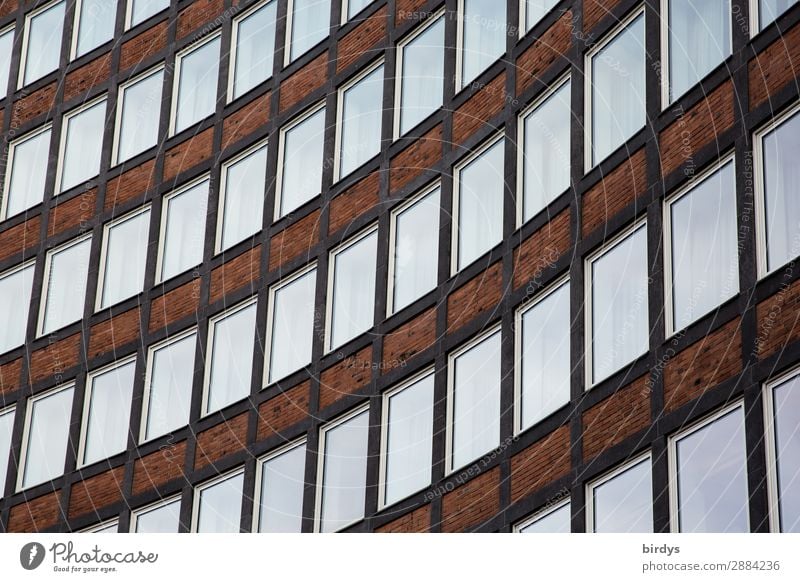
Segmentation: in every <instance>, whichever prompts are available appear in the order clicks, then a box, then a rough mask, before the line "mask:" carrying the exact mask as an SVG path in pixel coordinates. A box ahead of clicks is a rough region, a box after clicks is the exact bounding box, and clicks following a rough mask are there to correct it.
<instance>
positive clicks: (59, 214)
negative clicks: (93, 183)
mask: <svg viewBox="0 0 800 582" xmlns="http://www.w3.org/2000/svg"><path fill="white" fill-rule="evenodd" d="M96 198H97V188H92V189H91V190H88V191H86V192H81V193H80V194H78V195H77V196H75V197H73V198H70V199H69V200H67V201H66V202H62V203H61V204H59V205H58V206H55V207H53V208H52V209H51V210H50V216H49V217H48V221H47V236H55V235H57V234H59V233H62V232H64V231H65V230H68V229H70V228H74V227H77V226H80V225H81V224H82V223H83V224H84V225H88V223H89V221H90V220H91V219H92V218H93V217H94V215H95V210H94V209H95V199H96Z"/></svg>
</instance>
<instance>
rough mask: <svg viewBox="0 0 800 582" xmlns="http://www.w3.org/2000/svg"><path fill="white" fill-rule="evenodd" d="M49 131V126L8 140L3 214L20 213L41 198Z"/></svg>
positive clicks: (48, 145)
mask: <svg viewBox="0 0 800 582" xmlns="http://www.w3.org/2000/svg"><path fill="white" fill-rule="evenodd" d="M50 131H51V130H50V128H49V127H48V128H47V129H46V130H44V131H42V132H40V133H37V134H35V135H32V136H30V137H28V136H26V137H23V138H22V139H20V140H18V141H15V142H13V143H12V144H11V147H10V149H9V154H8V155H9V159H10V160H11V169H10V174H11V177H10V178H7V181H8V188H7V191H6V195H5V198H4V200H3V206H4V208H5V213H4V215H3V216H4V218H9V217H11V216H14V215H15V214H19V213H20V212H22V211H23V210H27V209H28V208H31V207H32V206H35V205H37V204H39V203H40V202H41V201H42V200H43V199H44V186H45V179H46V177H47V160H48V157H49V155H48V150H49V149H50Z"/></svg>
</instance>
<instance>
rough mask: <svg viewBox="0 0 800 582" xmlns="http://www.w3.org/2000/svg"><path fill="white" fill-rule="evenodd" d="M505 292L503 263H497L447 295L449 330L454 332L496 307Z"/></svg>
mask: <svg viewBox="0 0 800 582" xmlns="http://www.w3.org/2000/svg"><path fill="white" fill-rule="evenodd" d="M502 294H503V271H502V264H501V263H499V262H498V263H495V264H494V265H492V266H491V267H489V268H488V269H486V270H485V271H483V272H481V273H479V274H478V275H476V276H475V277H473V278H472V279H470V280H469V281H467V282H466V283H464V284H463V285H462V286H461V287H459V288H458V289H456V290H455V291H453V292H452V293H451V294H450V295H449V296H448V297H447V330H448V331H449V332H452V331H454V330H456V329H458V328H459V327H461V326H462V325H464V324H465V323H469V322H470V321H472V320H473V319H475V318H476V317H478V316H479V315H480V314H482V313H485V312H487V311H489V310H491V309H492V308H496V306H497V304H498V303H499V302H500V297H501V296H502Z"/></svg>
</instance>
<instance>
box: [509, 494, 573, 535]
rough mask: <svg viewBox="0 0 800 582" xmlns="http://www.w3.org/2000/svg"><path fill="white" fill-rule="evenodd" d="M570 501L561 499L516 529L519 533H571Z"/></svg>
mask: <svg viewBox="0 0 800 582" xmlns="http://www.w3.org/2000/svg"><path fill="white" fill-rule="evenodd" d="M570 511H571V510H570V502H569V499H567V500H566V501H560V502H558V503H556V504H555V505H554V506H552V507H549V508H547V509H544V510H542V511H540V512H539V513H537V514H536V515H534V516H533V517H531V518H529V519H526V520H525V521H523V522H522V523H520V524H519V525H517V526H516V527H515V528H514V530H515V531H516V532H517V533H570V529H571V527H570V519H571V514H570Z"/></svg>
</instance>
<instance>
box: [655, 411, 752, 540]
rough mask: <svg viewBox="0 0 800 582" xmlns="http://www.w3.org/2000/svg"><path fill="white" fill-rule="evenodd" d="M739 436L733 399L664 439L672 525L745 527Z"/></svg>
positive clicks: (704, 529) (694, 529) (691, 529)
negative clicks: (667, 447) (730, 404)
mask: <svg viewBox="0 0 800 582" xmlns="http://www.w3.org/2000/svg"><path fill="white" fill-rule="evenodd" d="M744 438H745V437H744V412H743V409H742V405H741V403H739V404H737V405H736V406H734V407H732V408H728V409H725V410H723V411H722V412H720V413H718V414H715V415H714V416H712V417H711V418H709V419H708V420H705V421H703V422H701V423H700V424H698V425H697V426H694V427H692V428H690V429H689V430H687V431H685V432H683V433H681V434H678V435H676V436H674V437H672V438H671V439H670V459H669V460H670V472H671V476H670V481H671V486H670V501H671V506H672V516H673V517H672V519H671V523H672V529H673V531H678V532H682V533H728V532H740V533H744V532H747V531H749V526H748V500H749V498H748V492H747V453H746V449H745V440H744Z"/></svg>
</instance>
